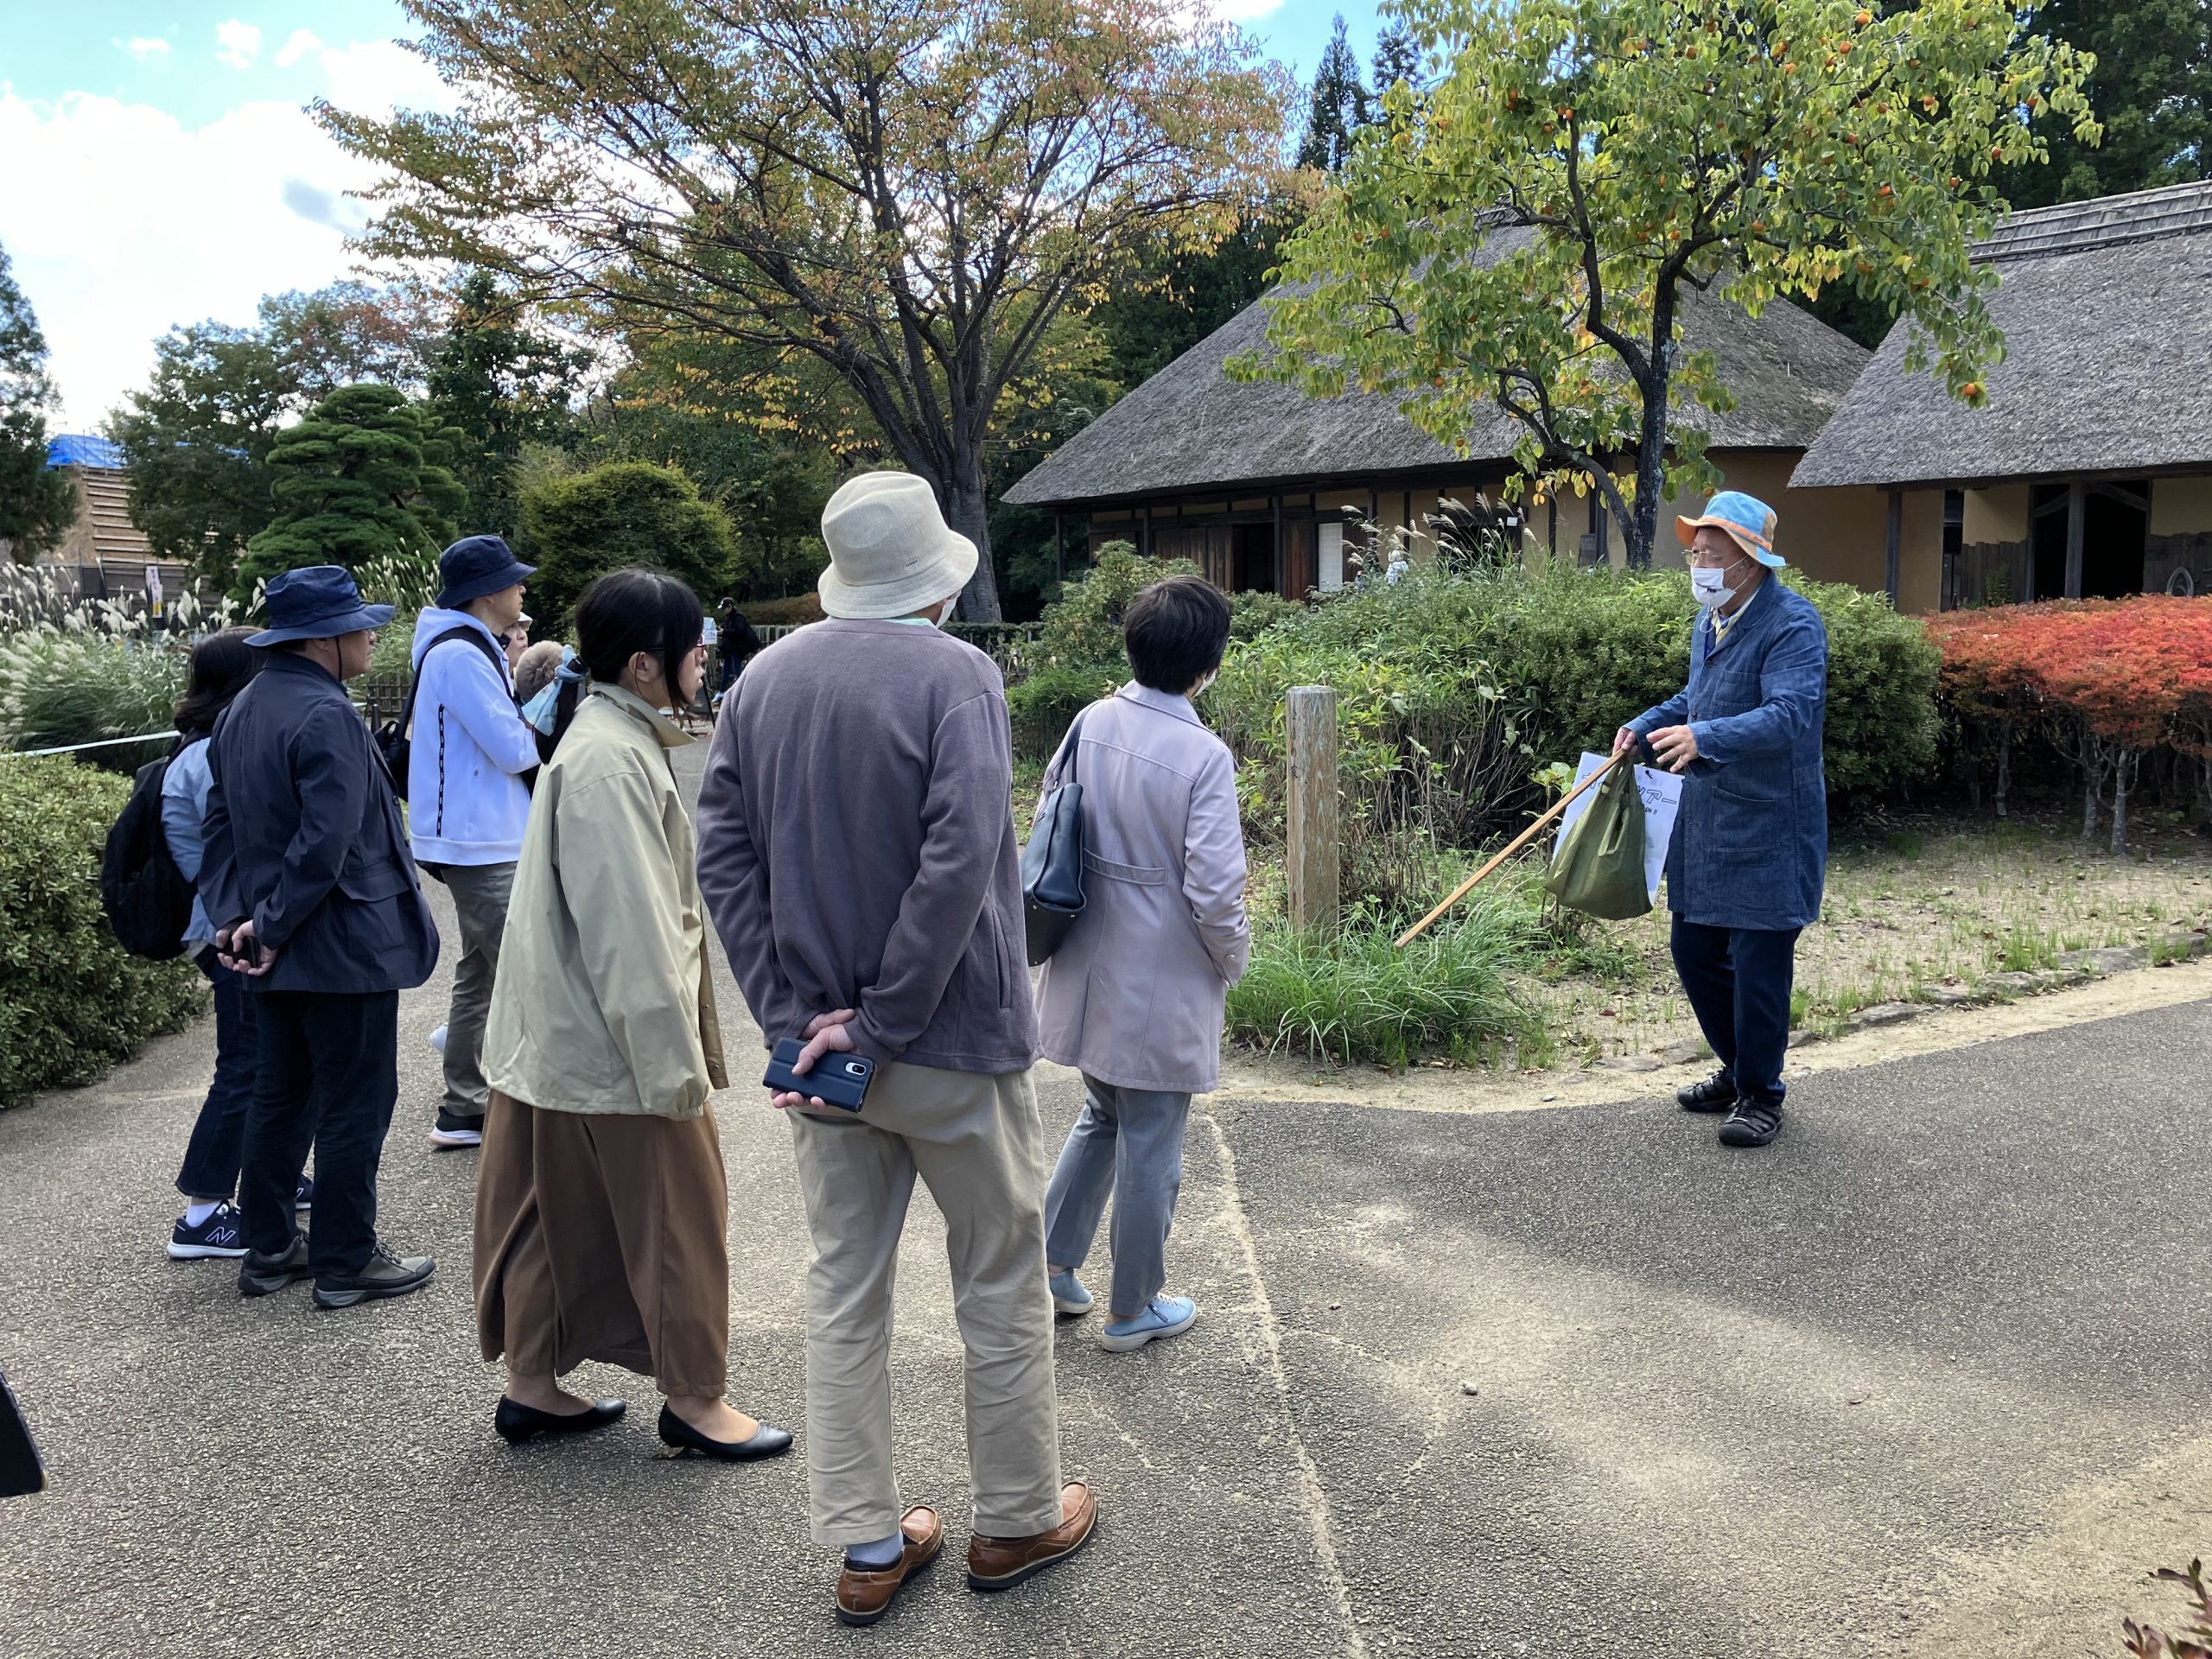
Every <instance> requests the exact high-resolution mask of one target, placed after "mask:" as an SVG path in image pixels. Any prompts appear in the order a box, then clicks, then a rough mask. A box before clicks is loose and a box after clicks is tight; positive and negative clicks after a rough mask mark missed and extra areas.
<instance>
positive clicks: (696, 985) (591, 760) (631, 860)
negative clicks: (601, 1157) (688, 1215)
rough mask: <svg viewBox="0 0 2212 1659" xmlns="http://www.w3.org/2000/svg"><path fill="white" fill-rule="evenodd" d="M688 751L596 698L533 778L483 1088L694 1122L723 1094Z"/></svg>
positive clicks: (603, 693) (626, 705)
mask: <svg viewBox="0 0 2212 1659" xmlns="http://www.w3.org/2000/svg"><path fill="white" fill-rule="evenodd" d="M690 741H691V740H690V738H688V737H686V736H685V735H684V734H683V733H682V732H681V731H679V730H677V728H676V726H675V725H674V724H673V723H672V722H671V721H669V720H668V719H667V718H665V717H664V715H659V714H658V713H656V712H655V711H654V710H653V709H652V708H650V707H648V706H647V705H646V704H645V702H642V701H641V700H639V698H637V697H634V696H631V695H630V693H628V692H627V691H625V690H621V689H620V687H619V686H607V685H596V684H595V685H594V686H593V687H592V688H591V690H590V692H589V694H588V696H586V697H585V698H584V700H583V703H582V707H580V708H579V709H577V710H576V717H575V721H574V722H572V723H571V724H570V726H569V729H568V732H567V734H565V735H563V738H562V739H561V747H559V748H558V749H557V750H556V751H555V752H554V755H553V759H552V760H551V761H550V762H549V763H548V764H547V766H545V768H544V770H543V771H542V772H539V773H538V776H537V794H536V796H535V798H533V799H532V801H531V811H530V827H529V829H527V830H526V831H525V832H524V836H523V842H522V860H521V862H520V863H518V865H517V866H516V867H515V881H514V895H513V898H512V899H511V901H510V902H509V904H508V907H507V929H506V937H505V939H504V940H503V941H502V943H501V946H500V950H499V977H498V980H497V982H495V983H494V985H493V991H492V1013H491V1016H490V1019H489V1020H488V1022H487V1023H486V1027H485V1032H484V1075H485V1077H486V1080H487V1081H488V1082H489V1083H490V1084H491V1085H492V1087H493V1088H494V1089H496V1090H499V1092H500V1093H501V1094H503V1095H505V1096H508V1097H509V1098H511V1099H514V1100H522V1101H528V1102H529V1103H531V1105H533V1106H537V1107H539V1108H542V1109H544V1110H547V1111H556V1112H609V1113H641V1112H643V1113H652V1114H655V1115H657V1116H662V1117H692V1116H696V1115H697V1114H698V1113H699V1111H700V1110H701V1109H702V1108H703V1107H704V1106H705V1105H706V1103H707V1096H708V1095H709V1093H710V1092H711V1091H712V1090H715V1089H720V1088H723V1087H726V1086H727V1084H728V1079H727V1078H726V1077H725V1076H724V1074H723V1071H722V1047H721V1027H720V1025H719V1024H718V1022H717V1021H716V1020H715V998H714V987H713V984H712V982H711V981H710V980H709V977H708V968H707V952H706V939H707V925H706V912H705V908H704V906H702V904H701V902H700V899H699V879H698V875H697V874H696V871H695V870H694V868H693V860H692V837H691V820H690V817H689V815H687V814H686V813H685V811H684V810H683V800H682V799H681V798H679V797H678V795H677V790H676V779H675V775H674V773H672V772H671V771H670V769H669V764H668V755H667V751H668V750H670V749H672V748H676V747H679V746H681V745H683V744H685V743H689V742H690Z"/></svg>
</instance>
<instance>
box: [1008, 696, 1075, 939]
mask: <svg viewBox="0 0 2212 1659" xmlns="http://www.w3.org/2000/svg"><path fill="white" fill-rule="evenodd" d="M1088 714H1090V709H1084V711H1083V714H1081V715H1077V716H1076V717H1075V723H1074V724H1073V725H1072V726H1071V727H1069V728H1068V734H1067V737H1066V738H1065V741H1063V742H1062V743H1061V746H1060V752H1061V753H1064V754H1065V755H1066V756H1067V758H1068V770H1067V777H1066V779H1065V781H1064V782H1063V783H1062V784H1061V785H1060V786H1059V787H1058V789H1056V790H1054V791H1052V793H1051V794H1049V795H1047V796H1046V798H1044V799H1043V800H1042V801H1040V802H1039V803H1038V804H1037V817H1036V819H1035V821H1034V822H1033V823H1032V824H1031V825H1030V829H1029V844H1028V845H1027V847H1025V848H1023V849H1021V919H1022V927H1023V931H1025V932H1026V933H1027V935H1028V943H1029V965H1030V966H1031V967H1032V968H1034V967H1035V966H1037V964H1038V963H1041V962H1045V961H1046V960H1048V959H1049V958H1050V957H1051V956H1052V952H1053V951H1055V950H1058V949H1059V948H1060V945H1061V944H1062V943H1063V942H1064V941H1065V939H1066V938H1067V936H1068V930H1069V929H1070V928H1071V927H1073V926H1074V925H1075V919H1076V918H1077V917H1078V916H1080V915H1082V914H1083V785H1082V784H1081V783H1079V782H1078V781H1077V776H1076V766H1077V758H1078V757H1079V755H1080V754H1081V753H1082V739H1083V721H1084V715H1088Z"/></svg>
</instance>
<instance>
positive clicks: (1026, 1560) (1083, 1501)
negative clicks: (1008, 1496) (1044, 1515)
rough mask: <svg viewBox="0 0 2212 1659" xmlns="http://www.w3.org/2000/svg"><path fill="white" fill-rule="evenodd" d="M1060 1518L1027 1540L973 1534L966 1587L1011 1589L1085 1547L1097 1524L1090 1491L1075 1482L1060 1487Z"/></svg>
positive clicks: (1080, 1483) (1096, 1512)
mask: <svg viewBox="0 0 2212 1659" xmlns="http://www.w3.org/2000/svg"><path fill="white" fill-rule="evenodd" d="M1060 1517H1061V1518H1060V1524H1059V1525H1058V1526H1057V1527H1054V1528H1053V1529H1052V1530H1051V1531H1050V1532H1039V1533H1034V1534H1033V1535H1030V1536H1029V1537H1027V1538H986V1537H984V1536H983V1535H982V1533H980V1532H979V1533H977V1534H976V1535H975V1536H974V1537H973V1538H971V1539H969V1541H968V1587H969V1589H970V1590H1007V1589H1011V1588H1012V1587H1013V1586H1015V1585H1017V1584H1020V1582H1021V1581H1022V1580H1024V1579H1026V1578H1029V1577H1031V1576H1033V1574H1036V1573H1042V1572H1043V1571H1044V1570H1045V1569H1046V1567H1051V1566H1053V1565H1054V1564H1055V1563H1057V1562H1060V1561H1065V1560H1067V1558H1068V1557H1069V1556H1071V1555H1072V1554H1075V1553H1076V1551H1077V1550H1078V1549H1081V1548H1083V1547H1084V1545H1085V1544H1087V1543H1089V1542H1090V1534H1091V1530H1092V1529H1093V1528H1095V1527H1096V1525H1097V1524H1098V1500H1097V1499H1096V1498H1095V1497H1092V1496H1091V1495H1090V1487H1088V1486H1086V1485H1084V1484H1083V1483H1082V1482H1081V1481H1079V1480H1071V1481H1070V1482H1068V1484H1066V1485H1065V1486H1063V1487H1061V1488H1060Z"/></svg>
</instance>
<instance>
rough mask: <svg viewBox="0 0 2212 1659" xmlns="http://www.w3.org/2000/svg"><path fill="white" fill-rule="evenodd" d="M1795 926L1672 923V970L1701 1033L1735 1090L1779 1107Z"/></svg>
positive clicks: (1677, 920) (1794, 957)
mask: <svg viewBox="0 0 2212 1659" xmlns="http://www.w3.org/2000/svg"><path fill="white" fill-rule="evenodd" d="M1797 933H1798V930H1797V929H1796V928H1794V927H1791V928H1782V929H1768V928H1758V927H1704V926H1700V925H1699V924H1697V923H1695V922H1686V921H1684V920H1683V919H1682V918H1681V917H1680V916H1676V917H1675V934H1674V940H1673V944H1674V951H1675V973H1676V974H1677V975H1679V976H1681V982H1682V990H1683V993H1684V995H1687V996H1688V998H1689V1000H1690V1009H1691V1012H1693V1013H1694V1014H1696V1015H1697V1023H1698V1029H1700V1031H1702V1032H1704V1033H1705V1040H1706V1041H1707V1042H1708V1043H1710V1044H1712V1045H1713V1053H1714V1054H1716V1055H1718V1056H1719V1059H1720V1064H1721V1065H1723V1066H1725V1067H1726V1069H1727V1071H1728V1074H1729V1076H1730V1077H1733V1078H1734V1079H1735V1081H1736V1092H1737V1094H1738V1095H1739V1096H1742V1097H1743V1098H1744V1099H1745V1100H1748V1101H1752V1102H1755V1103H1758V1104H1760V1105H1763V1106H1779V1105H1781V1104H1782V1097H1783V1095H1784V1094H1785V1093H1786V1092H1787V1090H1785V1089H1784V1087H1783V1081H1782V1057H1783V1053H1784V1052H1786V1051H1787V1050H1788V1049H1789V988H1790V982H1791V979H1792V976H1794V974H1795V973H1796V966H1797Z"/></svg>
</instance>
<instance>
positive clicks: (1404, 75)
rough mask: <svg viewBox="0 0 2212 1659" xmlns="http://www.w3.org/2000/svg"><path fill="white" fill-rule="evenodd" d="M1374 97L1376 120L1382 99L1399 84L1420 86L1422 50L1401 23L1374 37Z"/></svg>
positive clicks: (1379, 115) (1410, 32)
mask: <svg viewBox="0 0 2212 1659" xmlns="http://www.w3.org/2000/svg"><path fill="white" fill-rule="evenodd" d="M1373 73H1374V79H1375V98H1374V112H1375V115H1376V118H1380V117H1381V115H1382V113H1383V95H1384V94H1385V93H1387V92H1389V90H1390V89H1391V88H1392V87H1393V86H1396V85H1397V84H1398V83H1399V82H1400V81H1405V82H1407V83H1408V85H1410V86H1414V87H1416V88H1417V87H1419V86H1420V85H1421V48H1419V47H1418V46H1416V45H1414V37H1413V32H1412V31H1411V30H1410V29H1408V28H1407V27H1406V26H1405V25H1404V24H1403V23H1392V24H1391V25H1390V26H1389V28H1387V29H1384V30H1383V32H1382V33H1381V34H1380V35H1376V37H1375V66H1374V71H1373Z"/></svg>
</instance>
